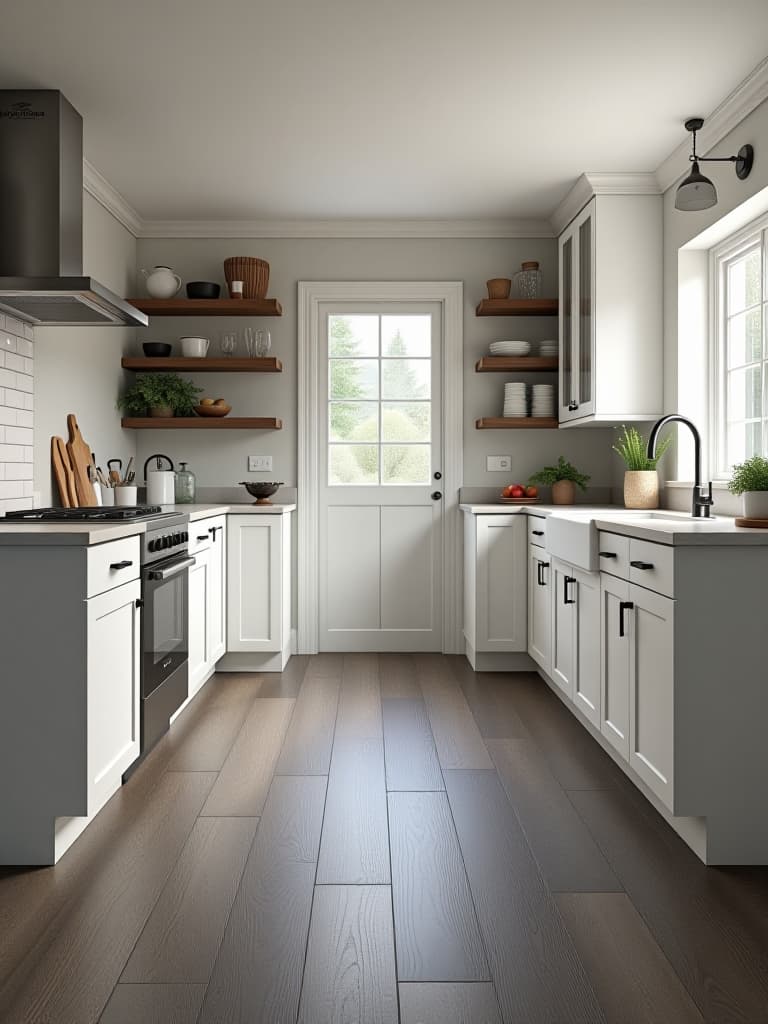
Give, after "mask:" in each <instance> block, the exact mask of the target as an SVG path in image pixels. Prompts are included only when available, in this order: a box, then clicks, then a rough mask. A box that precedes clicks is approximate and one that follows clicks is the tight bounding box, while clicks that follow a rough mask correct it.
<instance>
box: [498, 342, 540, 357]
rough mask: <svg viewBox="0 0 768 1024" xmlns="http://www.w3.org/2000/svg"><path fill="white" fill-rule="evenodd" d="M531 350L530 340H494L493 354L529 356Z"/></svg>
mask: <svg viewBox="0 0 768 1024" xmlns="http://www.w3.org/2000/svg"><path fill="white" fill-rule="evenodd" d="M530 351H531V343H530V342H529V341H492V342H491V355H492V356H527V355H528V353H529V352H530Z"/></svg>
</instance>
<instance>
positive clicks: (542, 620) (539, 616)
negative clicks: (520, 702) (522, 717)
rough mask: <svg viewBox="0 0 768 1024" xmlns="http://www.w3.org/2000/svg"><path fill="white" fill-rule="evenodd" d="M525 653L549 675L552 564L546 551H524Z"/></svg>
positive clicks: (530, 548) (534, 547) (550, 670)
mask: <svg viewBox="0 0 768 1024" xmlns="http://www.w3.org/2000/svg"><path fill="white" fill-rule="evenodd" d="M528 653H529V654H530V656H531V657H532V658H533V660H534V661H535V662H536V663H537V664H538V665H539V667H540V668H541V669H542V670H543V671H544V672H546V673H547V675H551V673H552V564H551V562H550V559H549V556H548V555H547V553H546V551H545V550H544V549H543V548H541V547H537V546H534V545H533V544H532V545H531V546H530V547H529V549H528Z"/></svg>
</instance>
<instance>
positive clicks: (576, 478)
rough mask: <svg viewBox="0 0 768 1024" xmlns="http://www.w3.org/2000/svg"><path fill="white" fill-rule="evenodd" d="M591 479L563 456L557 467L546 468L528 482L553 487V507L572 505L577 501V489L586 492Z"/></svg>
mask: <svg viewBox="0 0 768 1024" xmlns="http://www.w3.org/2000/svg"><path fill="white" fill-rule="evenodd" d="M589 479H590V478H589V477H588V476H587V475H586V474H585V473H580V472H579V471H578V469H576V467H575V466H573V465H571V463H570V462H567V461H566V460H565V458H563V456H562V455H561V456H560V458H559V459H558V460H557V465H556V466H545V467H544V468H543V469H540V470H539V471H538V473H534V474H533V476H532V477H531V478H530V480H529V481H528V482H529V483H531V484H543V485H544V486H545V487H551V488H552V504H553V505H572V504H573V503H574V501H575V500H576V488H577V487H579V488H581V490H582V491H586V489H587V483H588V482H589Z"/></svg>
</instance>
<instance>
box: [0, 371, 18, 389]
mask: <svg viewBox="0 0 768 1024" xmlns="http://www.w3.org/2000/svg"><path fill="white" fill-rule="evenodd" d="M0 387H3V388H15V387H16V374H15V373H14V372H13V370H5V369H2V370H0Z"/></svg>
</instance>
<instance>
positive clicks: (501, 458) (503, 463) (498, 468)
mask: <svg viewBox="0 0 768 1024" xmlns="http://www.w3.org/2000/svg"><path fill="white" fill-rule="evenodd" d="M485 468H486V470H487V471H488V472H489V473H509V472H510V470H511V469H512V456H511V455H486V457H485Z"/></svg>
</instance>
